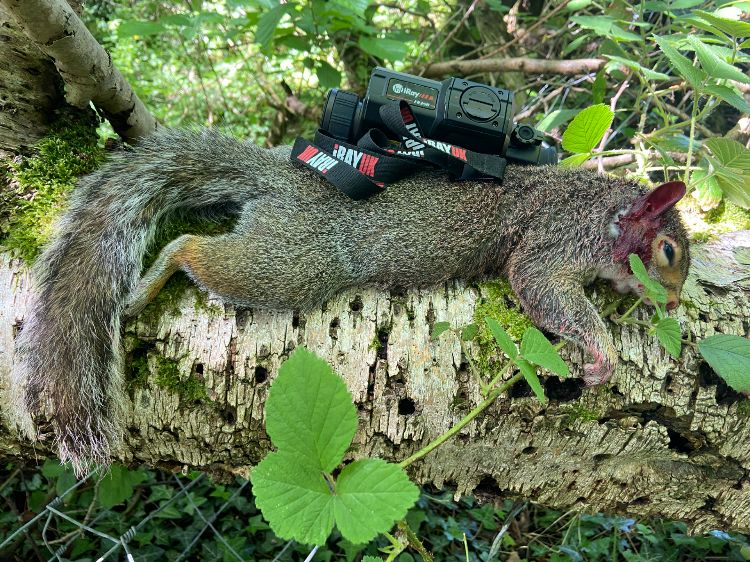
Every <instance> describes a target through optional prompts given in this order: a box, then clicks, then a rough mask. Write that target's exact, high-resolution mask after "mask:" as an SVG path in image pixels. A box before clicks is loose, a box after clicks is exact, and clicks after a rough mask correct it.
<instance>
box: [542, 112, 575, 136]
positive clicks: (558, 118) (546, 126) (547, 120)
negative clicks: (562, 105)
mask: <svg viewBox="0 0 750 562" xmlns="http://www.w3.org/2000/svg"><path fill="white" fill-rule="evenodd" d="M579 111H580V110H579V109H556V110H554V111H550V112H549V113H548V114H547V115H545V116H544V117H543V118H542V119H541V120H540V121H539V122H538V123H537V124H536V128H537V129H539V130H540V131H544V132H545V133H547V132H549V131H551V130H552V129H554V128H555V127H558V126H559V125H562V124H563V123H567V122H568V121H570V120H571V119H573V117H575V116H576V115H578V112H579Z"/></svg>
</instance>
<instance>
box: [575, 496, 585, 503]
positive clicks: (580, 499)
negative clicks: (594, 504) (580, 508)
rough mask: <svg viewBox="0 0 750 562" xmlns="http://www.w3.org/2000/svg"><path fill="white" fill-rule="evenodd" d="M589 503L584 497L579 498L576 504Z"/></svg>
mask: <svg viewBox="0 0 750 562" xmlns="http://www.w3.org/2000/svg"><path fill="white" fill-rule="evenodd" d="M587 501H588V500H586V498H584V497H583V496H578V498H577V499H576V503H583V504H585V503H586V502H587Z"/></svg>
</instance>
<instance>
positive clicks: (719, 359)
mask: <svg viewBox="0 0 750 562" xmlns="http://www.w3.org/2000/svg"><path fill="white" fill-rule="evenodd" d="M698 351H700V352H701V355H703V358H704V359H705V360H706V361H707V362H708V364H709V365H711V368H712V369H713V370H714V371H716V373H717V374H718V375H719V376H720V377H721V378H723V379H724V380H725V381H726V382H727V384H728V385H729V386H730V387H732V388H733V389H734V390H736V391H737V392H744V393H745V394H750V339H747V338H743V337H741V336H733V335H729V334H716V335H714V336H709V337H707V338H704V339H702V340H701V341H699V342H698Z"/></svg>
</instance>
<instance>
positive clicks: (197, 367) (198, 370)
mask: <svg viewBox="0 0 750 562" xmlns="http://www.w3.org/2000/svg"><path fill="white" fill-rule="evenodd" d="M195 374H196V375H203V363H196V364H195Z"/></svg>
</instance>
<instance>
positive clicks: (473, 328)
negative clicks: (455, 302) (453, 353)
mask: <svg viewBox="0 0 750 562" xmlns="http://www.w3.org/2000/svg"><path fill="white" fill-rule="evenodd" d="M478 332H479V326H477V325H476V324H469V325H467V326H464V329H463V330H461V339H462V340H463V341H471V340H473V339H474V336H476V335H477V333H478Z"/></svg>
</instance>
